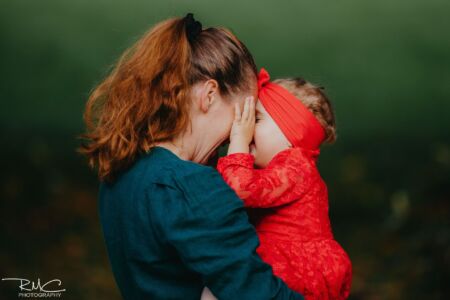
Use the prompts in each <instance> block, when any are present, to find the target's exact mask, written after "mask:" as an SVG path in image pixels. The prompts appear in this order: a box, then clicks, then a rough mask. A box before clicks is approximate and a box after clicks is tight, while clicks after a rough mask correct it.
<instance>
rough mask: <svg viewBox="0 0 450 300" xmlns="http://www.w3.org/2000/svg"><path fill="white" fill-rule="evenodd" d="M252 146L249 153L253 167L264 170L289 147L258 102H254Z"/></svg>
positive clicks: (281, 133)
mask: <svg viewBox="0 0 450 300" xmlns="http://www.w3.org/2000/svg"><path fill="white" fill-rule="evenodd" d="M253 141H254V144H251V145H250V153H251V154H253V155H254V156H255V165H256V166H257V167H260V168H264V167H265V166H267V164H268V163H269V162H270V160H271V159H272V158H273V157H274V156H275V155H276V154H277V153H278V152H281V151H283V150H286V149H287V148H289V147H290V143H289V141H288V140H287V138H286V137H285V136H284V134H283V132H281V130H280V128H279V127H278V125H277V124H276V123H275V121H274V120H273V119H272V117H271V116H270V115H269V114H268V113H267V111H266V110H265V108H264V106H263V105H262V104H261V102H260V101H258V102H256V124H255V134H254V139H253Z"/></svg>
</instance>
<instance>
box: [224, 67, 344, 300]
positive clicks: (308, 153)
mask: <svg viewBox="0 0 450 300" xmlns="http://www.w3.org/2000/svg"><path fill="white" fill-rule="evenodd" d="M269 79H270V78H269V74H268V73H267V71H266V70H264V69H262V70H261V72H260V74H259V77H258V88H259V92H258V96H259V101H258V103H257V104H256V124H255V114H254V113H252V111H253V112H254V110H255V104H254V102H253V101H252V100H249V101H247V102H246V104H245V106H244V110H243V113H242V115H241V113H240V110H239V107H236V116H235V121H234V123H233V127H232V130H231V134H230V146H229V149H228V155H227V156H225V157H222V158H220V159H219V162H218V165H217V168H218V171H219V172H220V173H221V174H222V176H223V178H224V179H225V181H226V182H227V183H228V184H229V185H230V186H231V187H232V188H233V189H234V190H235V191H236V193H237V194H238V196H239V197H240V198H241V199H242V200H243V201H244V203H245V206H246V207H248V208H249V215H250V218H251V220H252V222H253V224H254V225H255V227H256V230H257V233H258V236H259V239H260V246H259V247H258V249H257V252H258V254H259V255H260V256H261V258H262V259H263V260H264V261H266V262H267V263H269V264H270V265H272V267H273V271H274V273H275V274H276V275H278V276H279V277H281V278H282V279H283V280H284V281H285V282H286V283H287V285H288V286H289V287H290V288H292V289H294V290H296V291H298V292H299V293H301V294H302V295H304V296H305V297H306V298H307V299H346V298H347V297H348V295H349V292H350V284H351V277H352V268H351V262H350V259H349V257H348V256H347V254H346V253H345V251H344V250H343V249H342V248H341V246H340V245H339V244H338V243H337V242H336V241H335V240H334V238H333V233H332V230H331V226H330V220H329V217H328V194H327V187H326V185H325V183H324V181H323V180H322V178H321V176H320V174H319V171H318V169H317V165H316V162H317V158H318V155H319V153H320V150H319V146H320V145H321V144H322V143H323V142H327V143H332V142H334V140H335V121H334V114H333V111H332V108H331V104H330V102H329V101H328V99H327V97H326V96H325V94H324V93H323V92H322V90H321V89H320V88H318V87H315V86H314V85H312V84H310V83H308V82H305V81H304V80H302V79H280V80H276V81H275V82H270V81H269ZM252 140H253V141H254V143H251V142H252ZM250 143H251V144H250ZM254 165H255V166H256V167H257V168H256V169H255V168H254Z"/></svg>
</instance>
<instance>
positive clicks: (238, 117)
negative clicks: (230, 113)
mask: <svg viewBox="0 0 450 300" xmlns="http://www.w3.org/2000/svg"><path fill="white" fill-rule="evenodd" d="M234 120H235V121H238V122H239V121H240V120H241V107H240V106H239V103H235V104H234Z"/></svg>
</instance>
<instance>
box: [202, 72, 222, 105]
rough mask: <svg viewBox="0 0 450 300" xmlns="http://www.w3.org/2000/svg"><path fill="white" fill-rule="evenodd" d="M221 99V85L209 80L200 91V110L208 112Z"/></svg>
mask: <svg viewBox="0 0 450 300" xmlns="http://www.w3.org/2000/svg"><path fill="white" fill-rule="evenodd" d="M218 97H219V84H218V83H217V81H216V80H214V79H208V80H207V81H205V82H204V83H203V84H202V87H201V91H200V110H201V111H202V112H204V113H206V112H208V110H209V107H210V106H211V104H212V103H213V102H214V101H217V99H218Z"/></svg>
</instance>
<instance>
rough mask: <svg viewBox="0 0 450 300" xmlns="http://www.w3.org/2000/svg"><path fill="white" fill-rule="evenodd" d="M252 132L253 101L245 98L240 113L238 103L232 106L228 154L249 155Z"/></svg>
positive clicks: (250, 98)
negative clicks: (232, 118) (232, 119)
mask: <svg viewBox="0 0 450 300" xmlns="http://www.w3.org/2000/svg"><path fill="white" fill-rule="evenodd" d="M254 131H255V100H254V98H253V97H247V98H246V99H245V103H244V111H243V112H242V113H241V108H240V107H239V104H238V103H236V104H235V106H234V121H233V126H232V127H231V133H230V145H229V147H228V154H232V153H249V151H250V150H249V144H250V142H251V141H252V140H253V133H254Z"/></svg>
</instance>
